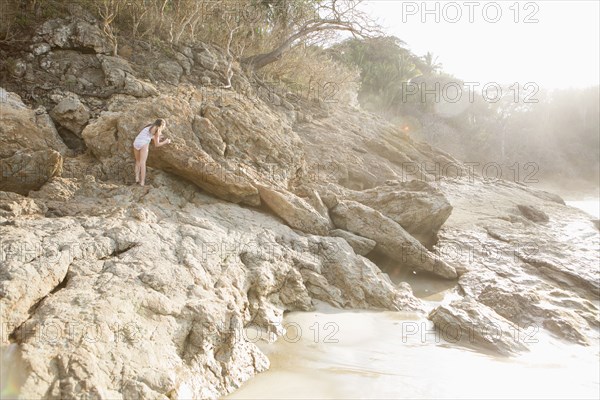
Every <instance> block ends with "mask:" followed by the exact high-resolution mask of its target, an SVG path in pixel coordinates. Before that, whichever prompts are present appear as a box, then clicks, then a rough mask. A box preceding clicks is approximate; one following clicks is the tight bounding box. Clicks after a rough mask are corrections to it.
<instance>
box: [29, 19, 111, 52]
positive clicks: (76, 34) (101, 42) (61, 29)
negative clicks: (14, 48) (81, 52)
mask: <svg viewBox="0 0 600 400" xmlns="http://www.w3.org/2000/svg"><path fill="white" fill-rule="evenodd" d="M34 40H38V41H42V40H43V41H44V42H46V43H47V44H49V45H50V46H52V47H58V48H61V49H81V48H84V49H90V50H92V51H94V52H96V53H98V54H110V53H111V52H112V46H111V45H110V43H109V41H108V39H107V38H106V36H105V35H104V33H103V32H102V31H101V30H100V28H99V27H98V26H96V25H94V24H90V23H89V22H87V21H84V20H82V19H78V18H73V19H62V18H57V19H52V20H49V21H46V22H44V23H43V24H42V25H41V26H40V28H38V30H37V31H36V38H34Z"/></svg>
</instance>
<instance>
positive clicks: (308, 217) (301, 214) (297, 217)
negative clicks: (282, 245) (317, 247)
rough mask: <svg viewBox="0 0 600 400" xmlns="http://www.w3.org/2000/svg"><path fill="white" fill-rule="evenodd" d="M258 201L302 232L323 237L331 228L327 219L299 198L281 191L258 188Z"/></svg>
mask: <svg viewBox="0 0 600 400" xmlns="http://www.w3.org/2000/svg"><path fill="white" fill-rule="evenodd" d="M258 192H259V194H260V199H261V200H262V202H263V203H264V204H266V205H267V206H268V207H269V208H270V209H271V210H272V211H273V212H274V213H275V214H277V215H278V216H280V217H281V218H282V219H283V220H284V221H285V222H286V223H287V224H288V225H289V226H291V227H292V228H295V229H299V230H301V231H302V232H306V233H312V234H315V235H321V236H325V235H327V232H328V231H329V229H330V228H331V227H332V223H331V221H330V220H329V219H328V218H325V217H323V216H322V215H321V214H319V213H318V212H317V211H316V210H315V209H314V208H313V207H311V205H310V204H308V203H307V202H306V201H305V200H303V199H301V198H300V197H298V196H296V195H294V194H293V193H290V192H288V191H286V190H283V189H274V188H270V187H267V186H258Z"/></svg>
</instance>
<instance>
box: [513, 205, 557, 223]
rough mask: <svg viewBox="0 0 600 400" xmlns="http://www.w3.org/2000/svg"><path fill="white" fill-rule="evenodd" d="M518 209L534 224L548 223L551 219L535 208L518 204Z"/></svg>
mask: <svg viewBox="0 0 600 400" xmlns="http://www.w3.org/2000/svg"><path fill="white" fill-rule="evenodd" d="M517 208H518V209H519V211H520V212H521V214H523V216H524V217H525V218H527V219H528V220H530V221H533V222H548V221H549V220H550V219H549V218H548V215H547V214H546V213H545V212H543V211H542V210H538V209H536V208H535V207H532V206H528V205H524V204H518V205H517Z"/></svg>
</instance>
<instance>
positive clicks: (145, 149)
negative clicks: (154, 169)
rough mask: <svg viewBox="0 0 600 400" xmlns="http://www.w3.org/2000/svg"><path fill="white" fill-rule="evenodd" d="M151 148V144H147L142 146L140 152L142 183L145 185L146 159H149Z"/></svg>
mask: <svg viewBox="0 0 600 400" xmlns="http://www.w3.org/2000/svg"><path fill="white" fill-rule="evenodd" d="M149 149H150V145H149V144H147V145H145V146H144V147H142V148H141V149H140V151H139V153H140V185H142V186H144V184H145V182H146V160H147V159H148V150H149Z"/></svg>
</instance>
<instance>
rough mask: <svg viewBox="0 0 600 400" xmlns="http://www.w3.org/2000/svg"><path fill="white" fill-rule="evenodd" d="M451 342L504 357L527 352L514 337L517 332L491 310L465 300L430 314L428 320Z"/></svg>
mask: <svg viewBox="0 0 600 400" xmlns="http://www.w3.org/2000/svg"><path fill="white" fill-rule="evenodd" d="M428 318H429V319H430V320H431V321H432V322H433V323H434V325H435V327H436V328H437V330H438V331H439V332H441V336H442V338H444V339H445V340H446V341H450V342H451V343H459V342H460V343H462V344H465V345H467V346H471V347H478V346H480V347H484V348H489V349H492V350H494V351H496V352H498V353H499V354H501V355H504V356H511V355H515V354H518V353H520V352H522V351H525V350H527V347H526V346H525V345H523V344H522V343H521V341H520V339H519V337H518V336H517V337H515V335H516V334H517V335H518V333H517V332H518V329H516V328H515V326H514V325H511V323H510V322H509V321H507V320H506V319H504V318H502V317H501V316H500V315H498V314H496V313H495V312H494V311H493V310H492V309H491V308H489V307H487V306H484V305H483V304H481V303H478V302H477V301H475V300H474V299H472V298H468V297H465V298H463V299H460V300H455V301H453V302H452V303H450V304H448V305H441V306H439V307H437V308H436V309H434V310H433V311H431V313H429V317H428Z"/></svg>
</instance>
